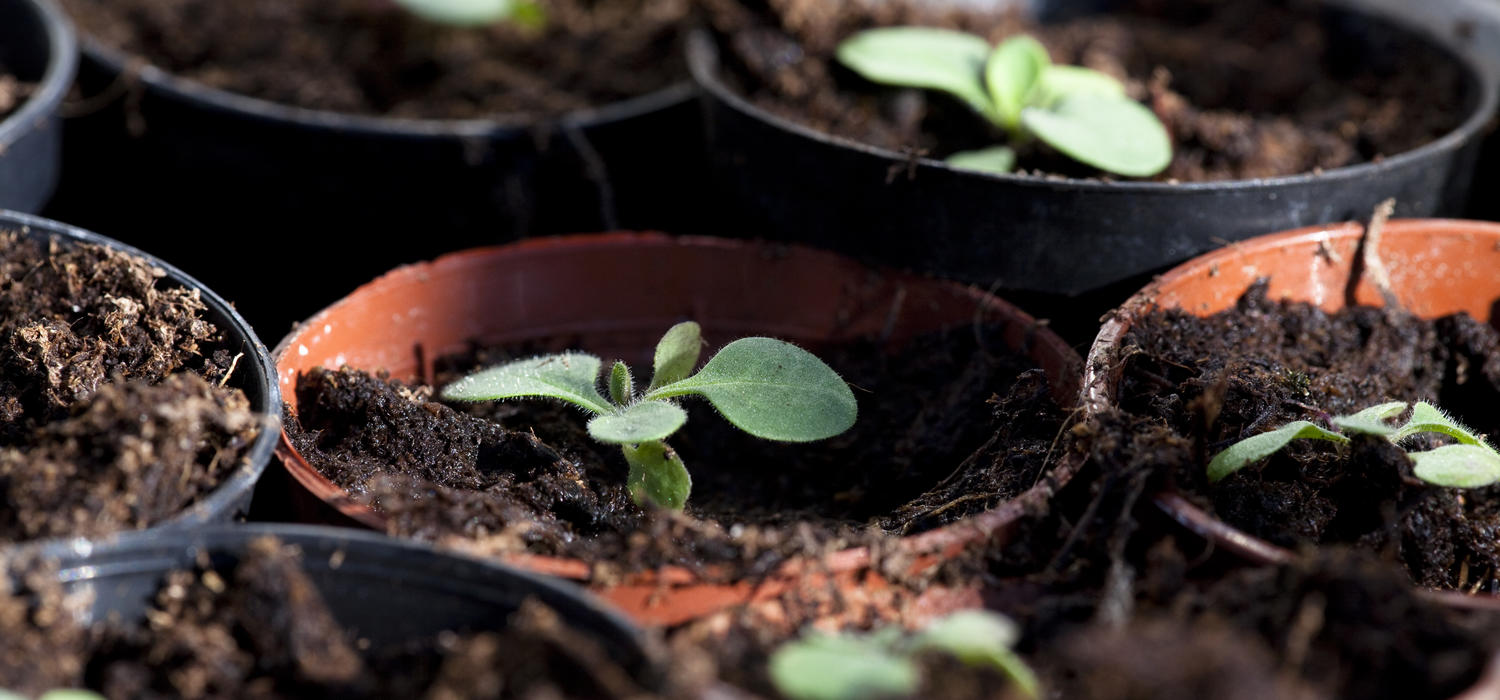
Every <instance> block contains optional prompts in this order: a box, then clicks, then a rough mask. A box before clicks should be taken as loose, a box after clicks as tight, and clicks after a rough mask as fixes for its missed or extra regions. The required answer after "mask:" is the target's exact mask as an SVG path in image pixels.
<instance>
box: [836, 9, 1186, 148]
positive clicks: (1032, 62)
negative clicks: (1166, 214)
mask: <svg viewBox="0 0 1500 700" xmlns="http://www.w3.org/2000/svg"><path fill="white" fill-rule="evenodd" d="M836 55H837V56H838V59H839V61H840V62H841V63H843V64H844V65H846V66H848V67H849V68H850V69H852V70H853V71H854V72H856V73H858V74H860V75H861V76H863V77H864V78H865V79H867V80H871V81H873V82H877V83H883V84H886V85H898V86H902V87H914V88H923V89H927V90H937V91H940V92H945V93H947V94H949V95H952V96H954V97H957V98H958V99H960V100H962V101H963V102H964V103H965V104H967V105H968V106H969V107H970V108H972V109H973V110H974V111H975V112H978V113H979V114H980V115H981V116H983V117H984V118H985V119H988V120H989V121H990V122H991V123H993V124H995V125H996V126H998V127H1000V128H1001V129H1003V130H1004V131H1005V132H1006V134H1007V135H1008V137H1009V138H1010V141H1011V142H1012V143H1025V142H1026V141H1028V140H1029V139H1031V138H1032V137H1035V138H1038V139H1041V140H1042V141H1043V142H1044V143H1046V144H1047V145H1049V146H1051V147H1053V148H1055V149H1057V150H1058V151H1060V152H1062V153H1063V154H1064V155H1066V156H1068V157H1069V158H1072V159H1073V160H1076V161H1078V162H1080V163H1084V164H1086V165H1090V166H1093V167H1095V168H1098V169H1100V170H1103V171H1105V172H1110V173H1115V174H1117V175H1126V176H1130V177H1147V176H1150V175H1155V174H1156V173H1159V172H1161V171H1162V169H1164V168H1166V167H1167V165H1168V164H1169V163H1171V162H1172V141H1171V139H1170V138H1169V137H1168V136H1167V129H1166V127H1165V126H1162V123H1161V121H1160V120H1158V119H1157V118H1156V114H1155V113H1153V112H1152V111H1151V110H1150V109H1147V108H1146V107H1145V106H1144V105H1142V104H1141V103H1139V102H1136V101H1135V100H1132V99H1130V98H1129V97H1127V96H1126V95H1125V86H1124V85H1122V84H1120V81H1118V80H1115V79H1114V78H1112V77H1110V76H1108V75H1106V74H1104V73H1100V72H1098V71H1094V70H1089V69H1087V68H1082V67H1079V66H1060V65H1054V64H1053V63H1052V60H1051V58H1050V57H1049V56H1048V55H1047V49H1046V48H1045V47H1043V46H1042V44H1041V42H1038V41H1037V40H1036V39H1033V38H1031V37H1029V36H1024V35H1023V36H1017V37H1013V38H1010V39H1007V40H1006V41H1004V42H1002V43H1001V44H1000V45H999V46H997V47H995V48H994V49H991V48H990V45H989V42H987V41H985V40H984V39H982V38H980V37H977V36H974V35H973V34H965V33H964V32H958V31H953V30H950V29H937V28H933V27H887V28H881V29H871V30H868V31H864V32H860V33H859V34H856V35H854V36H852V37H850V38H848V39H845V40H844V42H843V43H841V44H839V47H838V50H837V52H836ZM947 162H948V164H949V165H953V166H955V167H961V168H968V169H971V170H983V171H990V172H1000V173H1007V172H1010V171H1011V170H1012V169H1014V168H1015V162H1016V152H1015V150H1014V149H1012V148H1010V147H1008V146H995V147H993V148H986V149H982V150H978V151H963V152H960V153H955V154H953V155H951V156H948V159H947Z"/></svg>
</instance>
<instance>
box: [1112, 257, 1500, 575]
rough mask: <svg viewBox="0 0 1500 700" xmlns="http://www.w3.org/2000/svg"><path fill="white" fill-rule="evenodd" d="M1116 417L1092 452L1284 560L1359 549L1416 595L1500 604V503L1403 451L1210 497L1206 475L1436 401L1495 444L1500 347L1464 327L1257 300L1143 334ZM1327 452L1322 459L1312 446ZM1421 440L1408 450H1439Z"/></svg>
mask: <svg viewBox="0 0 1500 700" xmlns="http://www.w3.org/2000/svg"><path fill="white" fill-rule="evenodd" d="M1117 361H1118V362H1120V363H1121V366H1122V368H1123V370H1122V371H1123V375H1122V380H1121V382H1120V385H1119V391H1118V396H1117V399H1118V407H1119V411H1120V413H1119V414H1118V415H1112V416H1106V417H1105V419H1104V420H1103V422H1102V423H1101V425H1099V426H1098V433H1097V434H1096V435H1095V436H1094V439H1095V449H1096V450H1097V451H1098V452H1099V454H1100V455H1101V457H1102V459H1104V460H1105V461H1106V462H1107V463H1108V464H1110V465H1112V468H1116V469H1134V468H1147V467H1145V465H1154V466H1150V467H1149V468H1150V469H1153V470H1155V471H1157V472H1160V473H1162V474H1164V475H1165V477H1166V478H1167V479H1168V480H1169V483H1171V484H1173V485H1175V486H1176V487H1177V488H1178V489H1181V490H1182V491H1184V492H1185V493H1187V494H1189V495H1191V496H1192V498H1193V499H1194V500H1195V501H1197V502H1199V503H1200V504H1201V505H1203V506H1205V507H1206V508H1208V509H1209V510H1210V511H1211V512H1212V513H1213V514H1214V515H1216V516H1218V517H1220V518H1222V519H1223V520H1225V521H1226V522H1228V523H1230V524H1232V525H1234V526H1236V527H1239V528H1242V529H1243V530H1245V531H1246V532H1249V533H1250V534H1252V535H1255V536H1257V537H1262V538H1265V539H1268V540H1270V541H1272V542H1274V543H1277V544H1280V545H1283V546H1287V547H1293V548H1298V547H1310V546H1313V545H1320V544H1331V543H1346V544H1349V545H1354V546H1358V547H1360V548H1362V549H1365V550H1368V551H1371V552H1375V553H1378V554H1379V555H1381V556H1383V557H1385V558H1386V559H1388V560H1391V561H1394V562H1398V563H1400V564H1401V565H1402V566H1403V567H1404V568H1405V569H1406V570H1407V571H1408V572H1409V574H1410V577H1411V579H1412V580H1413V581H1414V582H1415V583H1418V584H1421V585H1423V586H1428V587H1436V588H1451V589H1462V590H1471V591H1472V590H1479V591H1487V592H1496V591H1497V590H1500V578H1497V571H1500V551H1497V550H1500V547H1497V544H1496V542H1497V540H1496V537H1495V533H1496V532H1500V499H1497V498H1496V496H1497V495H1500V490H1497V489H1496V488H1494V487H1491V488H1483V489H1473V490H1466V491H1465V490H1457V489H1445V488H1438V487H1434V486H1430V485H1427V484H1425V483H1423V482H1421V481H1418V480H1416V479H1415V477H1413V476H1412V472H1411V468H1412V467H1411V462H1410V460H1409V459H1408V458H1407V457H1406V455H1405V453H1404V452H1403V450H1402V449H1399V448H1396V447H1394V446H1392V445H1391V444H1390V443H1388V442H1386V441H1384V440H1382V439H1374V438H1368V439H1367V438H1357V439H1355V440H1354V441H1353V443H1352V444H1351V445H1350V446H1348V447H1345V448H1339V447H1337V446H1333V445H1332V443H1327V446H1325V445H1324V443H1322V442H1321V441H1306V440H1304V441H1298V442H1295V443H1293V445H1292V446H1291V447H1290V448H1289V449H1287V450H1285V451H1283V452H1281V453H1279V454H1277V455H1275V456H1273V457H1271V458H1269V459H1267V460H1265V461H1264V462H1263V463H1261V464H1257V465H1253V466H1251V467H1247V468H1245V469H1243V470H1241V471H1240V472H1237V473H1235V474H1234V475H1232V476H1230V477H1228V478H1226V479H1224V480H1223V481H1221V482H1219V483H1218V484H1214V485H1210V484H1208V483H1207V478H1206V475H1205V473H1204V465H1206V464H1207V463H1208V460H1209V459H1210V458H1211V457H1212V456H1213V455H1215V454H1217V453H1218V452H1219V451H1220V450H1222V449H1224V448H1225V447H1227V446H1228V445H1230V444H1233V443H1234V442H1236V441H1238V440H1239V439H1241V438H1244V437H1248V436H1250V435H1254V434H1257V433H1261V432H1265V431H1267V430H1271V429H1274V428H1276V427H1280V426H1281V425H1284V424H1286V423H1288V422H1291V421H1293V420H1311V421H1314V422H1317V423H1320V424H1325V425H1326V424H1327V421H1328V419H1329V417H1330V416H1332V415H1341V414H1350V413H1354V412H1356V411H1358V410H1360V409H1363V408H1367V407H1369V406H1372V405H1375V404H1378V403H1381V402H1384V401H1406V402H1414V401H1417V400H1425V401H1428V402H1431V403H1433V404H1435V405H1437V406H1439V407H1441V408H1443V409H1445V410H1447V411H1449V412H1450V413H1453V414H1454V415H1455V416H1456V417H1457V418H1458V419H1459V420H1460V421H1462V422H1464V423H1466V424H1467V425H1470V426H1471V427H1473V428H1475V429H1477V430H1479V431H1481V432H1482V433H1484V434H1486V435H1488V436H1489V437H1490V438H1491V439H1494V438H1495V437H1496V435H1497V433H1500V418H1497V417H1496V414H1495V412H1494V411H1493V407H1494V406H1495V405H1496V400H1497V399H1500V334H1497V332H1496V331H1495V329H1493V328H1491V327H1489V326H1487V325H1484V324H1481V323H1478V322H1476V321H1474V320H1473V319H1472V318H1470V317H1468V316H1467V315H1456V316H1449V317H1445V318H1440V319H1436V320H1422V319H1418V318H1415V317H1412V316H1410V315H1408V314H1405V313H1401V312H1399V311H1396V312H1387V311H1385V310H1382V309H1376V308H1369V307H1355V308H1351V309H1348V310H1345V311H1340V312H1338V313H1335V314H1329V313H1325V312H1323V311H1320V310H1318V309H1315V308H1313V307H1310V306H1308V305H1306V304H1300V303H1286V302H1273V301H1270V300H1268V299H1267V298H1266V296H1265V289H1264V287H1261V286H1257V287H1254V288H1252V289H1251V290H1249V291H1248V292H1247V293H1246V294H1245V296H1244V297H1242V298H1241V299H1240V300H1239V302H1238V305H1237V306H1236V307H1235V308H1234V309H1232V310H1229V311H1226V312H1223V313H1220V314H1217V315H1214V316H1211V317H1208V318H1198V317H1194V316H1191V315H1187V314H1184V313H1180V312H1176V311H1168V312H1164V313H1161V312H1158V313H1152V314H1150V315H1147V316H1145V317H1144V318H1141V319H1139V320H1137V321H1136V323H1135V324H1134V325H1133V327H1132V329H1131V330H1130V331H1129V333H1128V334H1127V335H1126V337H1125V338H1124V342H1123V343H1122V345H1121V351H1120V355H1119V356H1118V359H1117ZM1313 443H1319V444H1313ZM1438 444H1439V442H1438V440H1437V438H1432V437H1430V436H1422V437H1421V438H1419V439H1418V440H1417V441H1416V442H1415V443H1414V444H1413V445H1410V446H1408V449H1430V448H1431V447H1434V446H1436V445H1438Z"/></svg>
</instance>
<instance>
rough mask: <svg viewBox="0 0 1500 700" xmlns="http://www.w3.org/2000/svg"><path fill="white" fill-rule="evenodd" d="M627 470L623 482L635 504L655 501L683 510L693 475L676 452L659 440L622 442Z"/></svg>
mask: <svg viewBox="0 0 1500 700" xmlns="http://www.w3.org/2000/svg"><path fill="white" fill-rule="evenodd" d="M620 450H621V451H623V452H624V453H625V462H626V463H627V464H629V465H630V473H629V475H627V476H626V478H625V486H626V488H627V489H628V490H629V491H630V497H631V498H632V499H634V500H635V502H636V504H637V505H641V506H644V505H646V504H647V503H654V504H656V505H658V506H661V507H663V508H671V509H672V510H682V506H683V505H684V504H686V503H687V499H688V496H689V495H691V494H692V491H693V477H692V476H690V475H689V474H688V470H687V465H685V464H683V463H682V458H680V457H678V456H677V452H675V451H674V450H672V448H670V447H667V446H666V445H665V444H663V443H661V442H656V441H652V442H643V443H641V444H640V445H637V446H635V447H632V446H630V445H622V446H621V447H620Z"/></svg>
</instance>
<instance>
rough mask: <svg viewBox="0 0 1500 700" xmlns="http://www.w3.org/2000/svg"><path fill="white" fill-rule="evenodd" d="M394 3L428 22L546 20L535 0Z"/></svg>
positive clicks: (529, 24) (529, 23)
mask: <svg viewBox="0 0 1500 700" xmlns="http://www.w3.org/2000/svg"><path fill="white" fill-rule="evenodd" d="M396 4H398V5H401V6H402V7H404V8H406V9H407V10H408V11H410V12H411V13H412V14H414V15H416V16H418V17H421V18H422V19H425V20H427V21H429V22H434V23H436V24H447V25H452V26H458V27H482V26H486V25H490V24H496V23H499V22H514V23H515V24H517V25H519V26H522V27H526V28H529V29H541V28H542V27H543V26H545V25H546V23H547V15H546V12H544V11H543V10H542V6H541V5H540V4H538V3H537V2H535V0H396Z"/></svg>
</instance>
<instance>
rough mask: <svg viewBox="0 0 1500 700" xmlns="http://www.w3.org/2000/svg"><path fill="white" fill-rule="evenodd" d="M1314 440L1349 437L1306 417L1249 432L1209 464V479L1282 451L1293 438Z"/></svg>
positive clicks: (1338, 440)
mask: <svg viewBox="0 0 1500 700" xmlns="http://www.w3.org/2000/svg"><path fill="white" fill-rule="evenodd" d="M1298 439H1315V440H1329V441H1332V442H1338V443H1346V442H1349V438H1346V437H1344V436H1343V435H1340V434H1338V433H1335V432H1333V431H1331V430H1325V429H1323V428H1321V427H1319V426H1317V425H1314V424H1312V423H1309V422H1307V421H1305V420H1299V421H1293V422H1291V423H1287V424H1286V425H1283V426H1281V427H1280V428H1277V429H1276V430H1272V431H1270V432H1268V433H1261V434H1259V435H1252V436H1250V437H1247V438H1245V439H1244V440H1241V441H1239V442H1236V443H1234V444H1233V445H1230V446H1229V447H1228V448H1227V449H1225V450H1224V451H1223V452H1220V453H1219V454H1218V455H1216V456H1215V457H1214V458H1213V460H1212V461H1210V462H1209V463H1208V480H1209V481H1210V482H1216V481H1218V480H1220V479H1223V478H1224V477H1226V476H1229V475H1230V474H1233V473H1235V472H1237V471H1239V470H1241V469H1243V468H1245V467H1246V466H1248V465H1250V464H1254V463H1256V462H1259V461H1260V460H1262V459H1265V458H1267V457H1270V456H1271V455H1273V454H1276V453H1277V452H1279V451H1281V449H1282V448H1283V447H1286V446H1287V445H1290V444H1291V443H1292V441H1293V440H1298Z"/></svg>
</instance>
